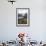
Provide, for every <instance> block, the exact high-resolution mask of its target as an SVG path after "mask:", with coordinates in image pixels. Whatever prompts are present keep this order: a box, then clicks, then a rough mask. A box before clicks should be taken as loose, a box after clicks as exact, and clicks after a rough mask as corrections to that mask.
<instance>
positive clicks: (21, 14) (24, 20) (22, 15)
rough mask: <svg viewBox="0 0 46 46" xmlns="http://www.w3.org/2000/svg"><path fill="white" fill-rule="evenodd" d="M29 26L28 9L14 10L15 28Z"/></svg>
mask: <svg viewBox="0 0 46 46" xmlns="http://www.w3.org/2000/svg"><path fill="white" fill-rule="evenodd" d="M29 25H30V9H29V8H16V26H29Z"/></svg>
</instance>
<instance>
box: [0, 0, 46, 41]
mask: <svg viewBox="0 0 46 46" xmlns="http://www.w3.org/2000/svg"><path fill="white" fill-rule="evenodd" d="M45 2H46V1H45V0H17V2H16V3H14V5H12V4H11V3H9V2H7V0H0V40H11V39H12V40H15V38H16V37H17V34H18V33H19V32H26V33H29V34H31V38H32V39H33V40H37V41H40V40H43V41H44V40H46V36H45V35H46V3H45ZM16 8H30V27H16Z"/></svg>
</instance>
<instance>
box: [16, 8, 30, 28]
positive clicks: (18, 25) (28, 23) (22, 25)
mask: <svg viewBox="0 0 46 46" xmlns="http://www.w3.org/2000/svg"><path fill="white" fill-rule="evenodd" d="M26 9H27V10H28V15H27V16H28V17H27V19H28V22H27V24H18V19H17V18H18V13H17V12H18V11H17V10H26ZM16 26H17V27H25V26H30V9H29V8H16Z"/></svg>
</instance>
